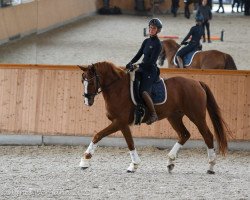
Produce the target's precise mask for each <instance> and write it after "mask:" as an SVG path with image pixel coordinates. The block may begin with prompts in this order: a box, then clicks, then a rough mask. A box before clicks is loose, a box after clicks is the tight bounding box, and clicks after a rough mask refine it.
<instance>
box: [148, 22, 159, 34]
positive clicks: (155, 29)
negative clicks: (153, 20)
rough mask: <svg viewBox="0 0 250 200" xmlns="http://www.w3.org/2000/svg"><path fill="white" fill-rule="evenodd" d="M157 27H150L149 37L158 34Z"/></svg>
mask: <svg viewBox="0 0 250 200" xmlns="http://www.w3.org/2000/svg"><path fill="white" fill-rule="evenodd" d="M157 31H158V30H157V27H156V26H153V25H150V26H149V35H150V36H154V35H156V34H157Z"/></svg>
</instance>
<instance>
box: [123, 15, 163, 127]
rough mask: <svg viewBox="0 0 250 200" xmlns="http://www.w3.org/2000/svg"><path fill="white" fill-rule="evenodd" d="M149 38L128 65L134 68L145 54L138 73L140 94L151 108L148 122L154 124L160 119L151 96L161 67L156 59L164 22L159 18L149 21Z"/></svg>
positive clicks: (127, 66)
mask: <svg viewBox="0 0 250 200" xmlns="http://www.w3.org/2000/svg"><path fill="white" fill-rule="evenodd" d="M148 26H149V36H150V37H149V38H147V39H145V40H144V41H143V43H142V45H141V48H140V49H139V51H138V52H137V54H136V55H135V57H134V58H133V59H132V60H131V61H130V62H129V63H128V64H127V65H126V68H127V69H131V68H133V65H132V64H134V63H135V62H137V61H138V60H139V59H140V58H141V56H142V55H144V57H143V60H142V63H140V64H139V69H138V71H137V73H139V74H140V80H141V86H140V95H141V96H142V98H143V100H144V102H145V104H146V106H147V107H148V109H149V114H150V116H149V119H148V120H147V121H146V123H147V124H152V123H153V122H155V121H157V120H158V116H157V114H156V112H155V108H154V104H153V101H152V99H151V97H150V94H151V90H152V85H153V82H154V81H156V79H157V78H158V76H159V69H158V67H157V64H156V61H157V59H158V56H159V54H160V52H161V48H162V47H161V42H160V40H159V38H158V36H157V34H158V33H159V32H160V31H161V29H162V22H161V21H160V20H159V19H158V18H153V19H151V20H150V21H149V24H148Z"/></svg>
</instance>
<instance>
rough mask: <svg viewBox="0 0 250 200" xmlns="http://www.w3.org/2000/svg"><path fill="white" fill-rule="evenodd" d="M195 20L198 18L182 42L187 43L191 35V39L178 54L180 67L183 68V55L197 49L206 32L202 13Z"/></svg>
mask: <svg viewBox="0 0 250 200" xmlns="http://www.w3.org/2000/svg"><path fill="white" fill-rule="evenodd" d="M195 20H196V25H195V26H193V27H192V28H191V29H190V31H189V32H188V34H187V36H186V37H185V38H184V39H183V41H182V42H181V44H185V43H186V41H187V40H188V39H189V38H190V36H191V40H190V41H189V42H188V45H187V46H185V47H183V48H182V49H181V50H180V51H178V52H177V54H176V58H177V62H178V66H179V68H183V61H182V58H183V56H185V55H186V54H187V53H189V52H191V51H193V50H195V49H197V48H198V47H199V46H200V40H201V37H202V36H203V34H204V29H203V27H202V22H203V17H202V16H201V15H197V16H196V18H195Z"/></svg>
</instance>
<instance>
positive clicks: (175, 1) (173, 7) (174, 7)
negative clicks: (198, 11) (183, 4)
mask: <svg viewBox="0 0 250 200" xmlns="http://www.w3.org/2000/svg"><path fill="white" fill-rule="evenodd" d="M178 8H179V0H172V5H171V13H173V15H174V17H176V16H177V11H178Z"/></svg>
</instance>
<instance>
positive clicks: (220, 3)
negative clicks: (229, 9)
mask: <svg viewBox="0 0 250 200" xmlns="http://www.w3.org/2000/svg"><path fill="white" fill-rule="evenodd" d="M220 8H222V12H221V13H224V12H225V10H224V6H223V0H219V8H218V10H217V11H216V12H217V13H219V12H220Z"/></svg>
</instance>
